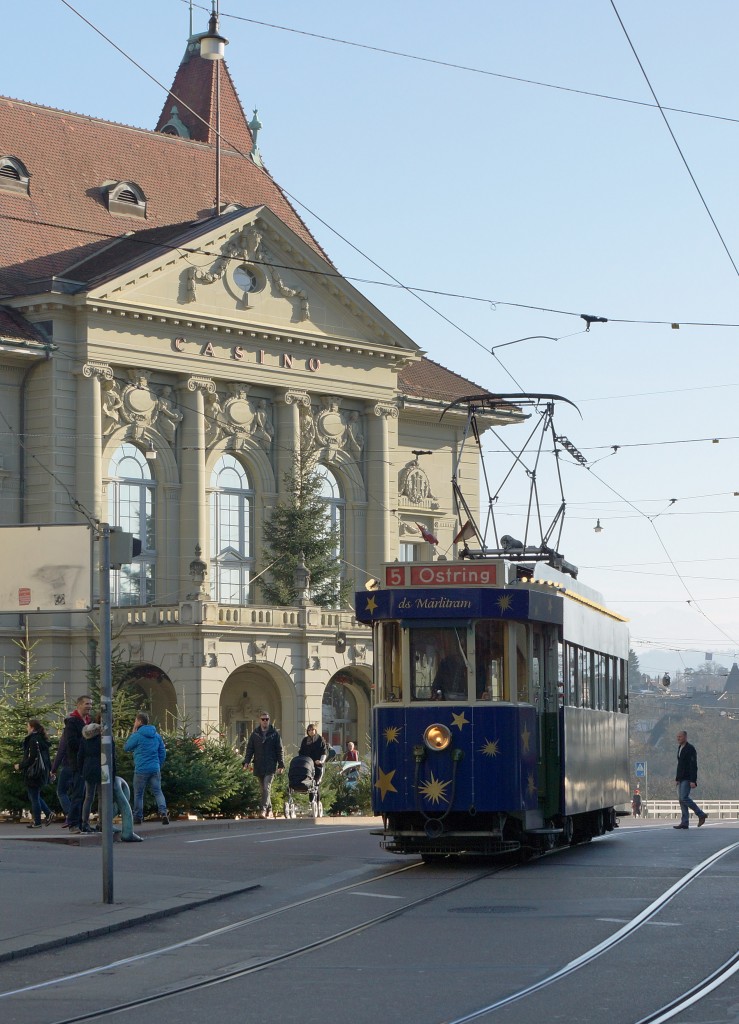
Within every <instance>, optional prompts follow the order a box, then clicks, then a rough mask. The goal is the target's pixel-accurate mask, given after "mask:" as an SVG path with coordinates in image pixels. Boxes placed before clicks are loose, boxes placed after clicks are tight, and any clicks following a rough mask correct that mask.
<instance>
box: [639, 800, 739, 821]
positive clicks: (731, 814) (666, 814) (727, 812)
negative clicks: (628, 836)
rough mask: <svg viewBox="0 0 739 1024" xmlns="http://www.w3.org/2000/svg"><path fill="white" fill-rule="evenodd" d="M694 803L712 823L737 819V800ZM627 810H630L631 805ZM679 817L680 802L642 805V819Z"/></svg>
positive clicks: (647, 802) (659, 802)
mask: <svg viewBox="0 0 739 1024" xmlns="http://www.w3.org/2000/svg"><path fill="white" fill-rule="evenodd" d="M696 803H697V804H698V806H699V807H700V808H701V810H703V811H705V812H706V814H707V815H708V816H709V818H711V819H712V820H713V821H722V820H725V819H731V818H739V800H696ZM645 807H646V811H645V809H644V808H645ZM624 809H626V808H624ZM628 810H629V811H630V810H631V805H629V807H628ZM679 817H680V802H679V801H678V800H646V801H643V803H642V818H675V819H677V818H679ZM691 817H694V815H691Z"/></svg>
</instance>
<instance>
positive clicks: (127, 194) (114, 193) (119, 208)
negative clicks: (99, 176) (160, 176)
mask: <svg viewBox="0 0 739 1024" xmlns="http://www.w3.org/2000/svg"><path fill="white" fill-rule="evenodd" d="M103 189H104V190H105V192H106V193H107V196H108V209H109V210H110V212H111V213H115V214H119V215H121V216H123V217H145V216H146V196H145V195H144V193H143V191H142V189H141V188H140V187H139V186H138V185H137V184H135V182H133V181H106V182H105V184H104V185H103Z"/></svg>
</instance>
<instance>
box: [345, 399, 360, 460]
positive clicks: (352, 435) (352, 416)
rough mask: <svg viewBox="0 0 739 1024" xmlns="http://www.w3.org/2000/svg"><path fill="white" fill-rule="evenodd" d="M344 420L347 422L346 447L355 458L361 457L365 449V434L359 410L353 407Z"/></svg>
mask: <svg viewBox="0 0 739 1024" xmlns="http://www.w3.org/2000/svg"><path fill="white" fill-rule="evenodd" d="M344 422H345V424H346V436H345V440H344V447H345V448H346V450H347V452H349V454H350V455H353V456H354V458H355V459H361V457H362V451H363V450H364V434H363V433H362V424H361V418H360V415H359V413H358V412H357V410H356V409H353V410H352V411H351V412H350V413H346V414H345V420H344Z"/></svg>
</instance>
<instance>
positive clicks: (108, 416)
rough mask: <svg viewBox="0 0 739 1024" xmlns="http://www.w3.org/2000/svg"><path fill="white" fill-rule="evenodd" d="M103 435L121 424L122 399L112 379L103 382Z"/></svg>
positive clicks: (111, 431) (110, 432)
mask: <svg viewBox="0 0 739 1024" xmlns="http://www.w3.org/2000/svg"><path fill="white" fill-rule="evenodd" d="M101 397H102V406H103V435H107V434H112V433H113V431H114V430H116V429H117V428H118V427H119V426H120V425H121V408H122V406H123V399H122V398H121V392H120V388H119V387H118V385H117V384H116V382H115V381H114V380H106V381H104V382H103V388H102V396H101Z"/></svg>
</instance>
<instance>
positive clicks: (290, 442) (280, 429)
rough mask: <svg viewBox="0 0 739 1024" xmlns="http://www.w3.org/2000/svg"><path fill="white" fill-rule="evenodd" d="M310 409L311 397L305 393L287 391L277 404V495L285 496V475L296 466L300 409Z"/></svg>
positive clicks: (298, 446)
mask: <svg viewBox="0 0 739 1024" xmlns="http://www.w3.org/2000/svg"><path fill="white" fill-rule="evenodd" d="M301 406H302V407H303V408H304V409H310V397H309V396H308V394H307V392H305V391H285V392H284V394H283V395H282V396H281V400H278V401H276V402H275V407H276V411H277V415H276V418H277V431H276V439H275V480H276V484H277V493H278V495H280V497H284V494H285V475H286V474H287V473H290V472H292V470H293V468H294V466H295V454H296V452H298V451H299V450H300V409H301Z"/></svg>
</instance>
